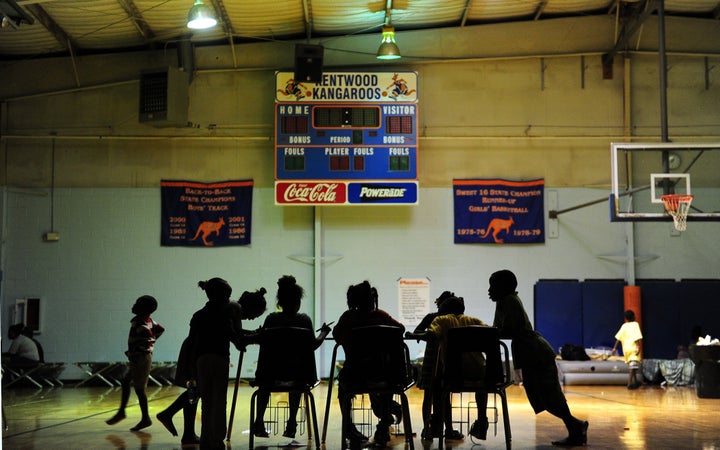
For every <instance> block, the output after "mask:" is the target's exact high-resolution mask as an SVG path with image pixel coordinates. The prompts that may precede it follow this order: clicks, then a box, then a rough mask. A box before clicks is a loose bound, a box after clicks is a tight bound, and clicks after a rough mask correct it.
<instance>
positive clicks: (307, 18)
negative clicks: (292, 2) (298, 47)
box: [302, 0, 313, 41]
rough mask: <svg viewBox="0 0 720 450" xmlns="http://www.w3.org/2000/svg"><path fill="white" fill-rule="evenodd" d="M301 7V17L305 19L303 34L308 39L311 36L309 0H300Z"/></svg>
mask: <svg viewBox="0 0 720 450" xmlns="http://www.w3.org/2000/svg"><path fill="white" fill-rule="evenodd" d="M302 7H303V19H304V21H305V36H306V37H307V39H308V41H309V40H310V37H311V36H312V26H313V25H312V13H311V12H310V2H309V0H302Z"/></svg>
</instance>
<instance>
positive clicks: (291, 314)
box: [250, 275, 331, 438]
mask: <svg viewBox="0 0 720 450" xmlns="http://www.w3.org/2000/svg"><path fill="white" fill-rule="evenodd" d="M277 285H278V290H277V295H276V298H277V311H275V312H272V313H270V314H269V315H268V316H267V317H266V318H265V323H263V328H285V327H296V328H305V329H308V330H312V329H313V323H312V319H311V318H310V316H308V315H307V314H305V313H301V312H299V311H300V305H301V302H302V298H303V296H304V295H305V290H304V289H303V287H302V286H300V285H299V284H297V281H296V280H295V277H293V276H292V275H283V276H282V277H280V278H279V279H278V281H277ZM330 330H331V328H330V327H329V326H328V325H327V324H325V323H323V324H322V327H320V334H319V335H318V336H317V338H316V339H315V348H316V349H317V348H318V347H319V346H320V344H322V342H323V341H324V340H325V338H326V337H327V335H328V333H330ZM262 369H263V368H262V367H261V366H259V365H258V369H257V371H256V373H255V379H256V382H259V388H258V397H257V415H256V420H255V423H254V424H253V427H252V430H250V432H251V433H253V434H254V435H255V436H257V437H269V433H268V432H267V430H266V429H265V421H264V415H265V411H266V409H267V405H268V402H269V400H270V392H269V391H267V390H263V389H262V380H263V379H265V378H268V377H269V376H270V374H264V373H263V372H262ZM300 398H301V394H300V393H299V392H290V393H288V405H289V408H290V411H289V416H288V421H287V423H286V425H285V431H284V432H283V436H285V437H288V438H295V433H296V431H297V418H296V417H297V412H298V409H299V408H300Z"/></svg>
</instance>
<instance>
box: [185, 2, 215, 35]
mask: <svg viewBox="0 0 720 450" xmlns="http://www.w3.org/2000/svg"><path fill="white" fill-rule="evenodd" d="M215 25H217V19H216V18H215V14H214V13H213V11H212V9H210V8H209V7H208V6H206V5H205V4H204V3H203V1H202V0H195V4H194V5H193V6H192V8H190V12H189V13H188V22H187V27H188V28H192V29H193V30H206V29H208V28H212V27H214V26H215Z"/></svg>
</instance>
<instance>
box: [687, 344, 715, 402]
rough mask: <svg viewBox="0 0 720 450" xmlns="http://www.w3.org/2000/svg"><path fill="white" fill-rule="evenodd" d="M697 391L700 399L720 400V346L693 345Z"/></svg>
mask: <svg viewBox="0 0 720 450" xmlns="http://www.w3.org/2000/svg"><path fill="white" fill-rule="evenodd" d="M688 350H689V353H690V359H692V362H693V363H695V389H696V390H697V396H698V397H700V398H720V345H691V346H690V348H689V349H688Z"/></svg>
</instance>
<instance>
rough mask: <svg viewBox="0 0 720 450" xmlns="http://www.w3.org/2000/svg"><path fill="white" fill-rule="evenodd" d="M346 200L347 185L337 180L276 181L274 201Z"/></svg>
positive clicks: (320, 202)
mask: <svg viewBox="0 0 720 450" xmlns="http://www.w3.org/2000/svg"><path fill="white" fill-rule="evenodd" d="M346 202H347V186H346V185H345V183H339V182H332V181H330V182H306V181H278V182H276V183H275V203H277V204H283V205H288V204H294V205H336V204H345V203H346Z"/></svg>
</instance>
